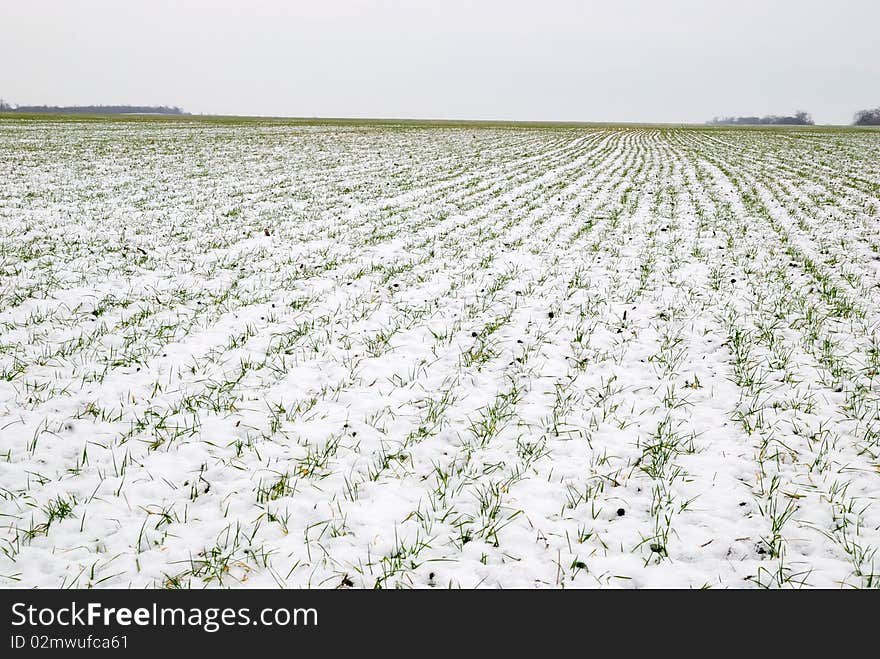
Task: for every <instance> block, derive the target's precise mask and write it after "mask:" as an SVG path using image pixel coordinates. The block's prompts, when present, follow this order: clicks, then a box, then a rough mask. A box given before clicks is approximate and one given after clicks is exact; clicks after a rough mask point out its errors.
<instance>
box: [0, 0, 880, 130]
mask: <svg viewBox="0 0 880 659" xmlns="http://www.w3.org/2000/svg"><path fill="white" fill-rule="evenodd" d="M0 97H3V98H5V99H6V100H7V101H12V102H14V103H18V104H98V103H108V104H109V103H127V104H150V105H154V104H168V105H180V106H182V107H184V108H185V109H186V110H188V111H190V112H194V113H195V112H205V113H218V114H254V115H287V116H326V117H341V116H345V117H413V118H474V119H521V120H528V119H531V120H581V121H669V122H685V121H693V122H702V121H705V120H707V119H710V118H712V117H713V116H715V115H721V114H724V115H727V114H737V115H738V114H788V113H791V112H794V111H795V110H797V109H804V110H807V111H809V112H812V113H813V115H814V117H815V119H816V121H817V122H819V123H848V122H849V121H850V120H851V118H852V115H853V114H854V113H855V111H856V110H859V109H861V108H865V107H876V106H878V105H880V2H878V0H765V1H763V2H762V1H758V0H666V1H663V0H653V1H652V0H604V1H602V2H599V1H597V0H581V1H579V2H578V1H576V0H532V1H531V2H526V1H523V0H506V1H504V0H470V1H466V0H434V1H432V2H429V1H425V0H411V1H409V2H404V1H403V0H310V1H306V0H290V1H287V2H284V1H282V0H249V1H248V0H237V1H235V0H189V1H188V0H176V1H174V0H56V1H50V0H0Z"/></svg>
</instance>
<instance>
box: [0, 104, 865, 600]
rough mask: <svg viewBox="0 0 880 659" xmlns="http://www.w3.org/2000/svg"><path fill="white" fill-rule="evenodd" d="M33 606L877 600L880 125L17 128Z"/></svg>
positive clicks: (2, 547) (13, 274)
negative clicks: (414, 595)
mask: <svg viewBox="0 0 880 659" xmlns="http://www.w3.org/2000/svg"><path fill="white" fill-rule="evenodd" d="M0 172H2V175H0V586H2V587H6V588H10V587H32V586H44V587H49V586H52V587H58V586H76V587H110V586H113V587H129V586H130V587H135V588H141V587H159V588H162V587H165V588H174V587H192V588H201V587H205V586H210V587H218V586H219V587H253V586H260V587H276V586H283V587H306V586H308V587H320V588H336V587H366V588H373V587H383V588H393V587H405V588H406V587H415V588H428V587H436V588H447V587H453V588H456V587H463V588H472V587H478V586H479V587H485V588H496V587H525V588H532V587H539V588H543V587H548V588H563V587H564V588H580V587H622V588H633V587H703V586H709V587H736V588H739V587H760V586H767V587H801V586H812V587H832V588H838V587H875V588H876V587H878V586H880V556H877V555H875V552H876V550H877V549H878V547H880V501H878V497H880V418H878V402H880V132H870V131H864V132H857V131H847V130H822V129H811V130H797V129H794V130H732V129H672V128H668V129H661V128H650V127H644V128H637V127H632V128H592V129H591V128H586V127H583V128H573V127H572V128H562V127H557V128H552V127H531V128H513V127H505V126H496V127H473V126H471V127H461V126H459V127H455V126H446V127H444V126H439V127H424V126H422V127H417V126H388V125H386V126H381V125H355V124H352V125H340V126H331V125H314V126H304V125H296V124H283V123H272V122H252V123H241V124H236V123H223V122H204V121H202V122H199V121H172V122H163V121H152V120H151V121H116V122H89V121H84V122H78V121H50V120H40V121H33V122H31V121H27V120H21V119H19V120H8V119H7V120H0Z"/></svg>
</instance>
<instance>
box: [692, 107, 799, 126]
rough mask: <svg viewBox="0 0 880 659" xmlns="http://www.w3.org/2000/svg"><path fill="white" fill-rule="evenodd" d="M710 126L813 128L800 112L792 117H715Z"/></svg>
mask: <svg viewBox="0 0 880 659" xmlns="http://www.w3.org/2000/svg"><path fill="white" fill-rule="evenodd" d="M709 123H710V124H716V125H726V126H813V125H814V122H813V117H812V116H810V113H809V112H804V111H802V110H800V111H798V112H796V113H795V114H794V115H792V116H786V117H780V116H778V115H770V116H767V117H715V119H713V120H712V121H710V122H709Z"/></svg>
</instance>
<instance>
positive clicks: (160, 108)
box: [0, 99, 188, 115]
mask: <svg viewBox="0 0 880 659" xmlns="http://www.w3.org/2000/svg"><path fill="white" fill-rule="evenodd" d="M0 112H16V113H21V114H171V115H186V114H188V113H187V112H184V111H183V110H182V109H181V108H179V107H177V106H170V107H169V106H167V105H12V104H9V103H6V102H5V101H4V100H3V99H0Z"/></svg>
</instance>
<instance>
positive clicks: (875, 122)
mask: <svg viewBox="0 0 880 659" xmlns="http://www.w3.org/2000/svg"><path fill="white" fill-rule="evenodd" d="M853 125H854V126H880V108H874V109H873V110H859V111H858V112H856V116H855V118H854V119H853Z"/></svg>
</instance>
